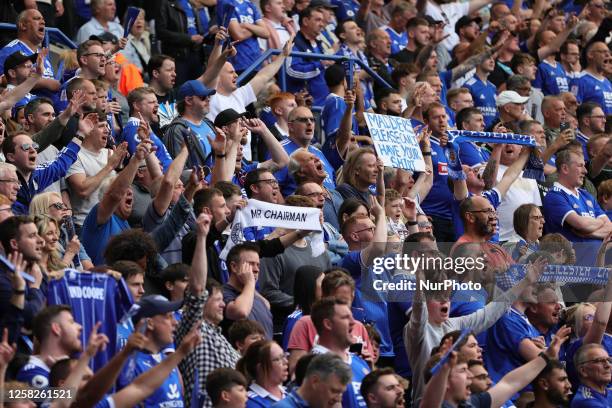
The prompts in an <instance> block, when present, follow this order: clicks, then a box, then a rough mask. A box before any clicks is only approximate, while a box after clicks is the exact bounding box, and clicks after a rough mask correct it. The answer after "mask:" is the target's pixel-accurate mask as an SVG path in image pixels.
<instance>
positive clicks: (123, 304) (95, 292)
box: [47, 269, 132, 371]
mask: <svg viewBox="0 0 612 408" xmlns="http://www.w3.org/2000/svg"><path fill="white" fill-rule="evenodd" d="M47 300H48V302H49V304H50V305H60V304H63V305H69V306H71V307H72V315H73V316H74V320H75V321H76V322H78V323H79V324H80V325H81V326H83V329H82V330H81V342H82V344H83V346H84V347H85V345H86V344H87V341H88V339H89V335H90V334H91V331H92V329H93V327H94V325H95V324H96V323H97V322H102V326H101V327H100V330H99V332H100V333H104V334H106V335H107V336H108V338H109V339H111V340H113V339H116V338H117V322H118V321H119V320H121V318H122V317H123V315H124V314H125V313H126V312H127V311H128V310H129V309H130V307H131V306H132V296H131V295H130V292H129V290H128V288H127V285H126V284H125V281H124V280H123V279H121V280H120V281H116V280H115V278H113V277H112V276H111V275H107V274H104V273H84V272H79V271H76V270H74V269H68V270H66V273H65V275H64V276H63V277H62V278H61V279H57V280H52V281H51V282H49V292H48V295H47ZM116 351H117V349H116V342H114V341H111V342H110V343H109V344H108V346H107V347H106V350H104V351H101V352H99V353H98V354H96V356H95V357H94V358H93V360H92V362H91V363H90V365H91V367H92V369H93V370H94V371H96V370H98V369H100V368H102V366H104V365H105V364H106V363H107V362H108V361H109V360H110V359H111V358H112V357H113V356H114V355H115V353H116Z"/></svg>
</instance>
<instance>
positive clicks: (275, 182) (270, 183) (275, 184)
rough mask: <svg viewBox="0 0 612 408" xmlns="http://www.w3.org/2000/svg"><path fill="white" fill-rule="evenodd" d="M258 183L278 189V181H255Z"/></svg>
mask: <svg viewBox="0 0 612 408" xmlns="http://www.w3.org/2000/svg"><path fill="white" fill-rule="evenodd" d="M257 182H258V183H266V184H269V185H271V186H272V187H278V180H276V179H263V180H257Z"/></svg>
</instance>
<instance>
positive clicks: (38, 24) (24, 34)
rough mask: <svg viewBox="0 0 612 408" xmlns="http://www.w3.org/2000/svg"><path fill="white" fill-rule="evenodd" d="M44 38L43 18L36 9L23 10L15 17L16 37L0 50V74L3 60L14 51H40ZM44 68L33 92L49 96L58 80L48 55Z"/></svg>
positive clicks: (55, 89)
mask: <svg viewBox="0 0 612 408" xmlns="http://www.w3.org/2000/svg"><path fill="white" fill-rule="evenodd" d="M44 38H45V20H44V18H43V16H42V14H40V12H39V11H38V10H36V9H28V10H24V11H23V12H22V13H21V14H19V17H17V39H15V40H13V41H11V42H10V43H8V44H7V45H6V46H5V47H4V48H2V50H0V74H4V61H5V60H6V58H7V57H8V56H9V55H11V54H13V53H14V52H16V51H21V53H22V54H24V55H26V56H30V55H33V54H36V53H38V52H40V48H41V46H42V42H43V40H44ZM44 65H45V69H44V73H43V77H42V78H41V79H39V80H38V82H37V83H36V89H37V91H34V92H33V93H34V94H39V93H43V94H44V96H51V95H52V94H54V93H56V92H57V91H59V89H60V83H59V81H56V80H55V74H54V71H53V65H52V64H51V59H50V58H49V56H47V57H46V58H45V62H44Z"/></svg>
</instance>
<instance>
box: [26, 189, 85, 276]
mask: <svg viewBox="0 0 612 408" xmlns="http://www.w3.org/2000/svg"><path fill="white" fill-rule="evenodd" d="M30 216H32V217H50V218H52V219H53V220H55V222H56V224H57V226H58V230H57V234H58V248H57V249H58V251H59V255H60V259H63V260H64V261H66V262H64V263H66V264H67V266H71V267H77V268H78V267H79V266H81V267H82V268H83V269H86V270H88V269H90V268H93V263H92V262H91V258H90V257H89V255H87V252H85V249H84V248H83V246H82V245H81V242H80V241H79V238H78V237H77V236H76V234H75V235H74V236H73V237H72V239H71V240H70V241H69V242H68V231H67V225H66V224H67V222H71V219H70V217H71V216H72V214H71V210H70V208H68V207H66V205H65V204H64V203H63V202H62V197H61V196H60V195H59V194H57V193H54V192H48V193H41V194H37V195H35V196H34V198H33V199H32V201H31V202H30ZM72 228H74V227H72ZM39 234H40V232H39ZM41 236H42V234H41ZM45 242H46V240H45ZM77 255H78V256H77Z"/></svg>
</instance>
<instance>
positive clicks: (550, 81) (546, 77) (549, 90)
mask: <svg viewBox="0 0 612 408" xmlns="http://www.w3.org/2000/svg"><path fill="white" fill-rule="evenodd" d="M532 85H533V86H534V88H540V89H541V90H542V93H543V94H544V95H559V94H560V93H561V92H569V78H568V77H567V74H566V73H565V70H564V69H563V67H562V66H561V64H560V63H558V62H555V63H554V64H552V63H550V62H548V61H542V62H540V65H538V71H537V73H536V78H535V80H534V81H533V84H532Z"/></svg>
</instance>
